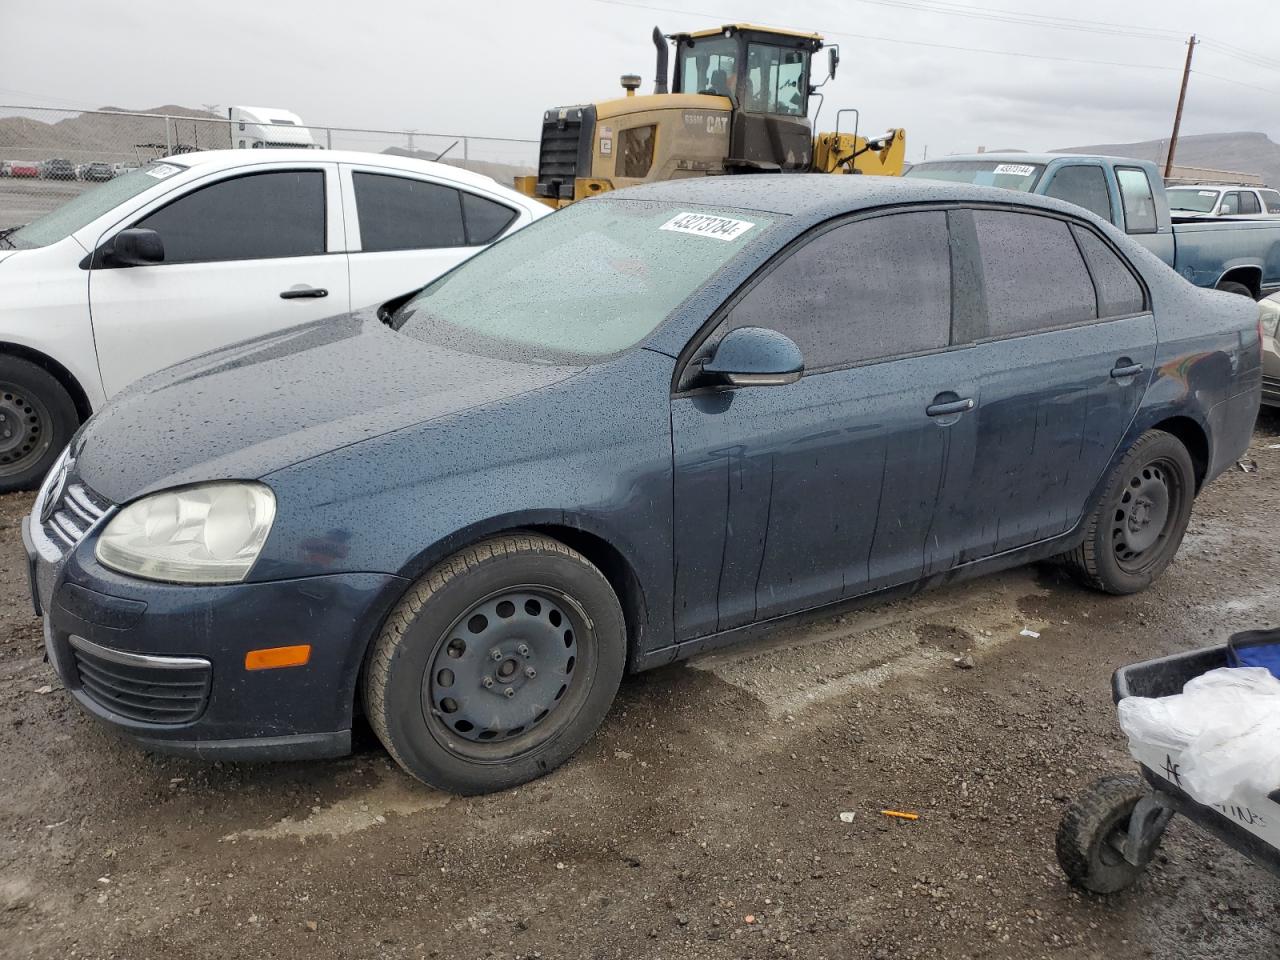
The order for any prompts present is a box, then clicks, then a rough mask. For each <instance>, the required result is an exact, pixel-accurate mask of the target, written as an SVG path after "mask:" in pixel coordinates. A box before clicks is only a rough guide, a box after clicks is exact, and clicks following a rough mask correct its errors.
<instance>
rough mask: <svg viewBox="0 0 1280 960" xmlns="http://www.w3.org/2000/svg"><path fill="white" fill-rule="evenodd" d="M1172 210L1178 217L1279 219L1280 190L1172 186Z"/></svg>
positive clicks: (1169, 190) (1170, 200)
mask: <svg viewBox="0 0 1280 960" xmlns="http://www.w3.org/2000/svg"><path fill="white" fill-rule="evenodd" d="M1167 193H1168V195H1169V210H1170V212H1171V213H1172V214H1173V216H1174V217H1175V218H1180V219H1190V218H1199V217H1244V218H1246V219H1248V218H1254V219H1266V218H1271V217H1280V190H1270V189H1267V188H1266V187H1238V186H1230V185H1224V186H1216V185H1212V184H1206V185H1197V186H1186V187H1169V188H1168V190H1167Z"/></svg>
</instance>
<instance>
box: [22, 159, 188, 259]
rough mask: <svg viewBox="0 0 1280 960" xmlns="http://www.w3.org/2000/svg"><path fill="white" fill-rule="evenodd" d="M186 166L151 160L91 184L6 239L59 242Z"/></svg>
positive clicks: (25, 245)
mask: <svg viewBox="0 0 1280 960" xmlns="http://www.w3.org/2000/svg"><path fill="white" fill-rule="evenodd" d="M185 169H187V168H186V167H184V166H181V165H180V164H176V163H169V162H168V161H165V162H163V163H152V164H148V165H147V166H145V167H143V168H142V169H140V170H134V171H132V172H130V173H124V174H121V175H120V176H118V177H116V178H115V179H113V180H108V181H106V182H105V183H102V184H99V185H98V186H95V187H90V188H89V189H87V190H85V191H84V193H81V194H80V195H78V196H76V197H72V198H71V199H70V200H68V201H67V202H66V203H64V204H63V205H62V206H60V207H57V208H56V209H54V210H53V211H51V212H49V213H46V214H45V215H44V216H43V217H41V218H40V219H38V220H32V221H31V222H30V223H28V224H27V225H26V226H25V227H23V228H22V229H21V230H16V231H14V232H13V233H11V234H9V235H8V236H7V238H6V239H7V240H8V241H9V243H10V245H12V246H13V247H15V248H17V249H18V250H31V249H34V248H35V247H47V246H48V245H49V244H51V243H57V242H58V241H59V240H62V239H63V238H65V237H69V236H71V234H73V233H75V232H76V231H77V230H79V229H80V228H81V227H83V226H85V225H86V224H89V223H92V222H93V221H94V220H97V219H98V217H100V216H102V215H103V214H104V213H106V212H107V211H109V210H110V209H111V208H112V207H114V206H116V205H117V204H120V203H123V202H124V201H125V200H128V199H129V198H130V197H135V196H137V195H138V194H140V193H141V192H142V191H143V190H148V189H150V188H151V187H154V186H155V185H156V184H157V183H159V182H160V181H161V180H166V179H168V178H169V177H171V176H173V175H174V174H175V173H180V172H181V171H183V170H185Z"/></svg>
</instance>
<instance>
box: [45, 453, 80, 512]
mask: <svg viewBox="0 0 1280 960" xmlns="http://www.w3.org/2000/svg"><path fill="white" fill-rule="evenodd" d="M73 462H74V461H72V460H71V459H70V458H69V457H68V458H67V459H66V460H65V461H64V462H63V464H62V466H61V467H59V468H58V474H57V476H55V477H54V478H53V483H51V484H49V489H48V492H47V493H46V494H45V498H44V503H42V504H41V505H40V522H41V523H48V522H49V520H50V519H51V518H52V517H53V512H54V510H56V509H57V507H58V504H59V503H61V502H62V494H63V491H64V489H65V488H66V486H67V474H68V473H70V471H71V464H72V463H73Z"/></svg>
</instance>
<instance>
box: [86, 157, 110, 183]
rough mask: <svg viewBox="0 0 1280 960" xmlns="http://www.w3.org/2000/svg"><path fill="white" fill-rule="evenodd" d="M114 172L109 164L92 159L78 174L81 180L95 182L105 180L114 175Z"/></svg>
mask: <svg viewBox="0 0 1280 960" xmlns="http://www.w3.org/2000/svg"><path fill="white" fill-rule="evenodd" d="M114 176H115V174H114V173H113V172H112V170H111V164H109V163H102V162H101V161H94V162H92V163H86V164H85V165H84V170H83V171H82V172H81V174H80V179H81V180H90V181H95V182H105V181H107V180H110V179H111V178H112V177H114Z"/></svg>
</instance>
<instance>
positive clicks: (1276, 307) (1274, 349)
mask: <svg viewBox="0 0 1280 960" xmlns="http://www.w3.org/2000/svg"><path fill="white" fill-rule="evenodd" d="M1261 307H1262V402H1263V403H1264V404H1266V405H1267V406H1269V407H1280V329H1278V328H1280V293H1273V294H1272V295H1271V296H1269V297H1267V299H1265V300H1263V301H1262V303H1261Z"/></svg>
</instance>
